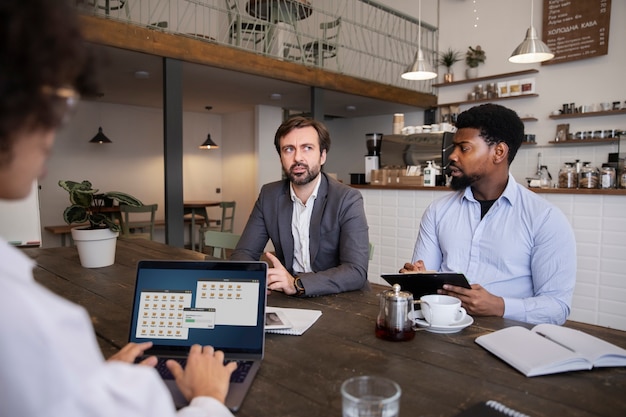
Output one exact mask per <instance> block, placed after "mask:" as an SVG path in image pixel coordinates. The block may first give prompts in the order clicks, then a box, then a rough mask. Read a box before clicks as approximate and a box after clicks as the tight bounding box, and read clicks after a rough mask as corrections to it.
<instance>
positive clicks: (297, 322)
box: [265, 307, 322, 336]
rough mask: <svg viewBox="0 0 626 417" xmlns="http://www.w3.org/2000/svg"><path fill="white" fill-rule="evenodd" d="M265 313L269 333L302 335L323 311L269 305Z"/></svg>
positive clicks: (266, 327)
mask: <svg viewBox="0 0 626 417" xmlns="http://www.w3.org/2000/svg"><path fill="white" fill-rule="evenodd" d="M265 315H266V320H265V323H266V324H265V331H266V332H267V333H278V334H290V335H294V336H300V335H301V334H303V333H304V332H306V331H307V330H308V329H309V327H311V326H312V325H313V323H315V322H316V321H317V319H318V318H319V317H320V316H321V315H322V312H321V311H319V310H305V309H300V308H282V307H267V309H266V310H265Z"/></svg>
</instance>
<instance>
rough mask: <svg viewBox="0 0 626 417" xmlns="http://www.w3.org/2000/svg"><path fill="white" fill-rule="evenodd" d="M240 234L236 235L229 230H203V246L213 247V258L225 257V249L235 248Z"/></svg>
mask: <svg viewBox="0 0 626 417" xmlns="http://www.w3.org/2000/svg"><path fill="white" fill-rule="evenodd" d="M240 237H241V235H236V234H234V233H229V232H217V231H215V230H205V231H204V239H202V241H203V242H204V246H208V247H211V248H213V252H212V253H211V255H213V256H214V257H215V258H221V259H226V250H225V249H235V247H236V246H237V242H239V238H240Z"/></svg>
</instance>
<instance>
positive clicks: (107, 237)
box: [59, 180, 143, 268]
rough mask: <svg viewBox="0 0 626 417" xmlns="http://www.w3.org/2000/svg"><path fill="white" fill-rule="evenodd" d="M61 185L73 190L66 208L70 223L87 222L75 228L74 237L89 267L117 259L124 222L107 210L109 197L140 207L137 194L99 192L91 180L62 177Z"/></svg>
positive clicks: (80, 256)
mask: <svg viewBox="0 0 626 417" xmlns="http://www.w3.org/2000/svg"><path fill="white" fill-rule="evenodd" d="M59 186H60V187H61V188H63V189H64V190H65V191H67V192H68V193H69V198H70V203H72V204H71V205H70V206H69V207H67V208H66V209H65V210H64V211H63V220H65V222H66V223H67V224H76V223H78V224H84V223H86V222H88V223H89V225H86V226H83V227H75V228H73V229H72V238H73V239H74V241H75V242H76V247H77V248H78V256H79V258H80V263H81V264H82V265H83V266H84V267H85V268H100V267H103V266H109V265H112V264H113V263H114V262H115V246H116V241H117V236H118V235H119V230H120V225H119V224H118V223H115V222H114V221H113V220H112V219H111V218H110V217H109V216H107V215H106V214H105V213H103V209H104V207H105V206H107V205H108V203H107V200H108V201H113V200H117V201H118V202H119V203H122V204H127V205H129V206H135V207H139V206H142V205H143V203H142V202H141V201H139V200H138V199H137V198H135V197H133V196H131V195H129V194H126V193H122V192H119V191H110V192H106V193H98V190H97V189H94V188H93V187H92V185H91V182H89V181H82V182H76V181H68V180H61V181H59Z"/></svg>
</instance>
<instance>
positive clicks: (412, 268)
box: [399, 259, 426, 274]
mask: <svg viewBox="0 0 626 417" xmlns="http://www.w3.org/2000/svg"><path fill="white" fill-rule="evenodd" d="M423 271H426V266H424V261H422V260H421V259H420V260H419V261H415V263H413V264H412V263H410V262H407V263H405V264H404V266H403V267H402V268H401V269H400V271H399V272H400V273H401V274H410V273H411V272H423Z"/></svg>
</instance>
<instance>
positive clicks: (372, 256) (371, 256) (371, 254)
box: [369, 242, 374, 261]
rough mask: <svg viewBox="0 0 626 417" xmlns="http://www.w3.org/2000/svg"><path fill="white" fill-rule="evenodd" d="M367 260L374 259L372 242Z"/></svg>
mask: <svg viewBox="0 0 626 417" xmlns="http://www.w3.org/2000/svg"><path fill="white" fill-rule="evenodd" d="M369 258H370V261H371V260H372V259H374V244H373V243H372V242H370V256H369Z"/></svg>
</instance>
